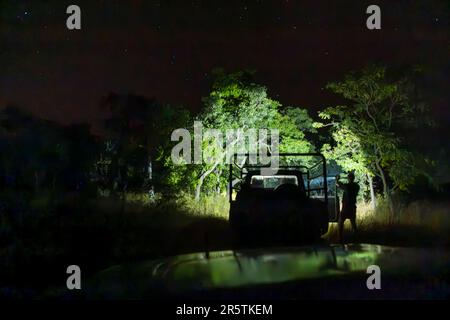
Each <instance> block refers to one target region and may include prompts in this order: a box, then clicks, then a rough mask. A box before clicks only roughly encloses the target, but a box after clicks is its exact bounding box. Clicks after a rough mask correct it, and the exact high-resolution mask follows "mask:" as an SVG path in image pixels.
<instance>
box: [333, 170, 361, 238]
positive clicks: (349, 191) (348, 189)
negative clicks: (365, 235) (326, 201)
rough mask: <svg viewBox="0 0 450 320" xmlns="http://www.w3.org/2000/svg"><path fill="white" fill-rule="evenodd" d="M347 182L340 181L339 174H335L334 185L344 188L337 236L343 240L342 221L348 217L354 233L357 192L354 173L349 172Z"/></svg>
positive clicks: (357, 186) (357, 187)
mask: <svg viewBox="0 0 450 320" xmlns="http://www.w3.org/2000/svg"><path fill="white" fill-rule="evenodd" d="M347 179H348V183H342V182H341V181H340V176H339V175H337V176H336V186H337V187H338V188H340V189H342V190H344V194H343V196H342V210H341V212H340V214H339V222H338V224H339V238H340V240H341V242H343V232H344V222H345V220H347V219H349V220H350V222H351V224H352V230H353V233H356V197H357V196H358V192H359V185H358V184H357V183H356V182H355V175H354V174H353V172H349V173H348V175H347Z"/></svg>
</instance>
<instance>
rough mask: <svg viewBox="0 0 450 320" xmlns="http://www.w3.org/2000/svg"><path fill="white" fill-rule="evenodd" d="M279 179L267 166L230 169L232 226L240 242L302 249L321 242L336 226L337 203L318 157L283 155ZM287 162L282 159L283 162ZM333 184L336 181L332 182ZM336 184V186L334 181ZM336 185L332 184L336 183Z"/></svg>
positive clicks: (237, 165) (233, 164) (278, 172)
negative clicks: (303, 244)
mask: <svg viewBox="0 0 450 320" xmlns="http://www.w3.org/2000/svg"><path fill="white" fill-rule="evenodd" d="M279 157H280V161H279V163H280V165H279V166H278V168H277V170H276V172H275V174H271V175H264V174H262V171H261V168H263V166H258V165H256V166H255V165H247V164H246V162H247V161H241V165H239V164H238V163H237V162H238V161H236V159H237V157H235V158H234V161H233V163H232V164H230V167H229V170H230V174H229V190H230V192H229V201H230V214H229V221H230V225H231V227H232V228H233V230H234V231H235V232H236V234H237V236H238V239H239V240H240V242H244V243H248V244H251V243H255V242H256V243H259V244H260V243H261V242H269V243H271V244H298V243H299V242H311V241H317V240H319V239H320V237H321V236H322V235H324V234H325V233H326V232H327V231H328V224H329V222H335V221H337V217H338V207H339V206H337V205H336V204H337V203H338V199H337V197H336V196H335V195H336V192H335V191H336V190H335V186H331V187H330V186H329V184H330V178H329V177H327V167H326V160H325V157H324V156H323V155H322V154H320V153H282V154H279ZM283 158H284V160H283ZM331 180H332V179H331ZM333 182H334V181H333ZM333 185H334V183H333Z"/></svg>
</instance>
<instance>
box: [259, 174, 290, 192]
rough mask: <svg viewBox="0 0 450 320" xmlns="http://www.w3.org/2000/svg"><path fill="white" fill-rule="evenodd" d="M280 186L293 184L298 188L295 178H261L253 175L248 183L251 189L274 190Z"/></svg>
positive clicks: (285, 176)
mask: <svg viewBox="0 0 450 320" xmlns="http://www.w3.org/2000/svg"><path fill="white" fill-rule="evenodd" d="M282 184H294V185H297V186H298V179H297V177H296V176H287V175H284V176H281V175H280V176H261V175H255V176H253V177H252V179H251V181H250V186H251V187H252V188H260V189H275V188H276V187H278V186H279V185H282Z"/></svg>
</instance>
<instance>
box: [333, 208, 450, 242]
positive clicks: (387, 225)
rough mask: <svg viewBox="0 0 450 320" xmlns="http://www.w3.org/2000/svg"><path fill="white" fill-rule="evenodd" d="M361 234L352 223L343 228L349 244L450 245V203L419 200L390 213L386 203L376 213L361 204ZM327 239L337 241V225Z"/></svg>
mask: <svg viewBox="0 0 450 320" xmlns="http://www.w3.org/2000/svg"><path fill="white" fill-rule="evenodd" d="M357 225H358V232H357V233H356V234H353V233H352V231H351V228H350V222H349V221H347V222H346V225H345V229H344V233H345V239H344V240H345V241H346V242H359V243H363V242H364V243H378V244H387V245H401V246H413V245H414V246H421V245H445V246H448V245H450V202H431V201H416V202H412V203H409V204H405V205H397V206H396V208H395V214H394V215H393V216H392V215H390V214H389V210H388V208H387V206H386V205H385V204H384V203H380V204H379V206H378V207H377V209H375V210H373V209H372V208H371V206H370V205H369V204H368V203H360V204H358V210H357ZM325 238H326V239H327V240H328V241H329V242H337V241H338V240H339V237H338V228H337V224H335V223H333V224H331V225H330V229H329V232H328V234H327V235H326V236H325Z"/></svg>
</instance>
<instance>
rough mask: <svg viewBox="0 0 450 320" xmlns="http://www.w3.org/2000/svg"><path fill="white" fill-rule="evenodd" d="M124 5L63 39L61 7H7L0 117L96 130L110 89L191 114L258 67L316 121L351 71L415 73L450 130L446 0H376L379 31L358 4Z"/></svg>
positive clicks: (86, 20) (90, 11)
mask: <svg viewBox="0 0 450 320" xmlns="http://www.w3.org/2000/svg"><path fill="white" fill-rule="evenodd" d="M131 3H132V5H130V3H128V2H127V3H120V2H108V5H106V2H102V1H100V2H97V3H88V2H83V1H81V2H79V3H78V5H79V6H80V7H81V10H82V30H80V31H69V30H67V29H66V27H65V19H66V18H67V14H66V13H65V9H66V7H67V5H68V4H69V3H68V2H66V1H57V2H56V1H50V2H47V3H45V4H42V3H36V2H33V3H31V2H30V1H25V2H23V3H14V4H11V3H7V2H6V1H2V2H1V6H2V10H1V11H2V13H1V22H0V30H2V31H1V32H0V37H1V39H2V41H1V42H2V43H3V44H5V46H4V49H3V52H2V59H1V62H0V63H1V65H2V70H3V72H2V74H0V84H1V88H2V94H1V95H0V108H3V107H5V106H6V105H8V104H14V105H17V106H19V107H21V108H24V109H26V110H28V111H30V112H32V113H33V114H35V115H37V116H39V117H43V118H46V119H50V120H54V121H57V122H62V123H66V124H70V123H78V122H88V123H90V124H91V125H94V127H98V125H99V120H100V119H101V118H102V117H103V116H104V115H103V114H102V111H101V109H100V107H99V104H100V101H101V99H102V97H105V96H107V95H108V93H110V92H117V93H121V94H128V93H131V94H136V95H142V96H145V97H148V98H155V99H157V100H158V101H159V102H161V103H170V104H175V105H183V106H185V107H187V108H188V109H190V110H191V111H194V112H196V111H198V110H200V107H201V98H202V97H204V96H206V95H207V94H208V90H209V86H210V84H211V74H210V73H211V71H212V70H213V69H214V68H221V67H222V68H224V69H225V70H227V71H236V70H240V69H254V70H256V71H257V73H256V80H257V81H258V82H260V83H262V84H264V85H266V86H267V87H268V90H269V94H270V95H271V97H272V98H274V99H276V100H278V101H280V102H281V103H282V104H283V105H287V106H289V105H291V106H299V107H304V108H307V109H309V110H310V113H311V115H312V116H315V115H316V114H315V113H316V111H317V110H318V109H319V108H323V107H326V106H329V105H333V104H335V103H336V96H334V95H332V94H331V93H330V92H328V91H327V90H326V89H325V85H326V84H327V83H328V82H330V81H336V80H340V79H342V77H343V76H344V75H345V74H346V73H348V72H349V71H351V70H356V69H360V68H361V67H364V66H366V65H368V64H370V63H382V64H385V65H388V66H391V67H393V68H402V67H411V66H413V65H417V64H419V65H423V66H424V67H425V68H426V69H428V70H429V73H428V74H427V75H426V76H425V77H424V81H423V84H422V86H423V88H424V91H425V92H424V94H426V95H427V97H425V99H426V100H427V102H428V103H429V105H430V107H431V110H432V113H433V115H434V116H435V118H436V119H437V120H438V121H439V122H441V123H442V124H443V125H444V126H445V125H446V124H448V123H450V111H449V108H448V105H447V104H448V101H449V99H448V98H449V93H448V91H447V87H448V83H449V80H450V79H449V74H450V72H449V68H450V64H449V61H448V48H449V44H450V41H449V37H448V27H449V14H448V13H449V11H450V10H449V6H448V4H447V3H445V1H431V2H426V1H419V2H415V3H414V4H412V3H411V4H410V3H406V2H401V3H395V4H394V3H391V2H380V3H379V4H378V5H380V7H381V8H382V14H383V17H382V29H381V30H376V31H370V30H368V29H367V28H366V27H365V19H366V17H367V14H365V8H366V7H367V5H368V4H369V3H368V2H367V3H366V2H365V1H363V2H361V3H358V4H354V3H350V2H348V1H346V2H345V3H343V2H339V3H337V2H330V1H324V2H321V3H319V4H318V3H314V2H308V3H306V4H304V3H302V4H299V3H294V2H293V1H283V2H281V3H280V2H275V1H271V2H270V1H269V2H263V1H229V2H227V3H226V4H220V5H219V4H218V2H215V5H214V4H213V3H208V2H199V1H193V2H188V3H186V2H179V1H174V2H170V3H169V4H168V3H162V2H159V1H152V2H144V1H132V2H131ZM425 9H426V10H425Z"/></svg>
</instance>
